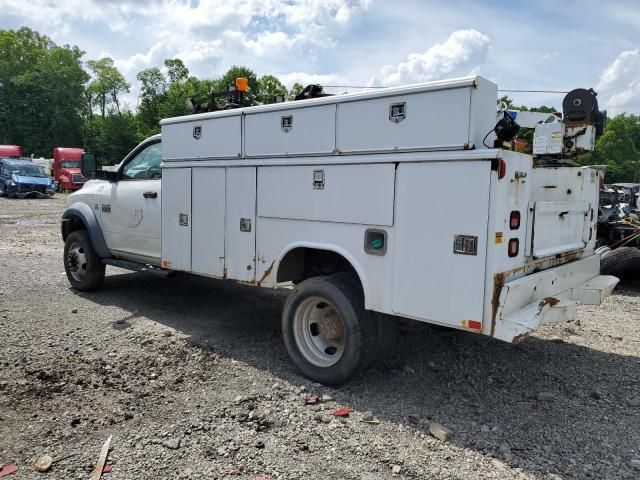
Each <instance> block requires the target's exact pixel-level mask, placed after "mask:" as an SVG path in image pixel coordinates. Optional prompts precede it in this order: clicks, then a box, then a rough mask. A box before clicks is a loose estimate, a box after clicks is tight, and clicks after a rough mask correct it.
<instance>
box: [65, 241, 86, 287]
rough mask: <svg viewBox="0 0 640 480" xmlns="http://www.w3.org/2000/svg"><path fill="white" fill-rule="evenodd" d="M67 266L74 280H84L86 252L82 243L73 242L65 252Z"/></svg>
mask: <svg viewBox="0 0 640 480" xmlns="http://www.w3.org/2000/svg"><path fill="white" fill-rule="evenodd" d="M67 268H68V270H69V274H70V275H71V277H73V279H74V280H75V281H76V282H81V281H82V280H84V277H85V275H86V274H87V254H86V252H85V249H84V247H83V246H82V245H80V244H79V243H77V242H74V243H72V244H71V246H70V247H69V251H68V252H67Z"/></svg>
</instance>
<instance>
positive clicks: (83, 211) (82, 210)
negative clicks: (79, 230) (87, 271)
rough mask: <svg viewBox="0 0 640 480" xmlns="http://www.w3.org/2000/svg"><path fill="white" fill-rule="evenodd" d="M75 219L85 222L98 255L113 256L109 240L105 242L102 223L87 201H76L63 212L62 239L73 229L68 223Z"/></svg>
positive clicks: (102, 256)
mask: <svg viewBox="0 0 640 480" xmlns="http://www.w3.org/2000/svg"><path fill="white" fill-rule="evenodd" d="M74 219H77V220H80V221H81V222H82V223H83V224H84V227H85V229H86V230H87V232H89V237H90V238H91V244H92V245H93V249H94V250H95V251H96V253H97V254H98V256H99V257H101V258H108V257H111V254H110V253H109V249H108V248H107V242H105V240H104V235H103V234H102V228H100V224H99V223H98V219H97V218H96V215H95V214H94V213H93V210H91V207H89V205H87V204H86V203H79V202H78V203H74V204H73V205H70V206H69V207H67V209H66V210H65V211H64V213H63V214H62V224H61V230H62V239H63V240H66V239H67V236H68V235H69V233H71V232H72V231H73V230H70V229H69V227H68V226H67V225H66V224H67V223H68V222H71V221H73V220H74Z"/></svg>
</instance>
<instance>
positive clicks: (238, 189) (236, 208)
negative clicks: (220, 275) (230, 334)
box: [225, 167, 256, 282]
mask: <svg viewBox="0 0 640 480" xmlns="http://www.w3.org/2000/svg"><path fill="white" fill-rule="evenodd" d="M255 227H256V167H238V168H235V167H229V168H227V219H226V241H225V260H226V264H227V278H230V279H234V280H240V281H243V282H253V280H254V279H255V275H256V274H255V256H256V232H255Z"/></svg>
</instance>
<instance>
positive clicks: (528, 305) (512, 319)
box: [492, 255, 618, 343]
mask: <svg viewBox="0 0 640 480" xmlns="http://www.w3.org/2000/svg"><path fill="white" fill-rule="evenodd" d="M599 273H600V256H598V255H592V256H590V257H587V258H585V259H582V260H576V261H574V262H571V263H568V264H566V265H561V266H559V267H555V268H550V269H548V270H544V271H542V272H538V273H534V274H531V275H527V276H526V277H522V278H518V279H516V280H513V281H511V282H507V283H505V284H504V285H503V286H502V290H501V291H500V296H499V305H498V308H497V309H496V312H495V318H494V320H493V324H492V327H493V328H492V336H493V337H495V338H498V339H500V340H504V341H507V342H512V343H518V342H519V341H521V340H522V339H523V338H524V337H526V336H527V335H528V334H529V333H531V332H532V331H533V330H535V329H536V328H537V327H539V326H540V325H545V324H550V323H561V322H568V321H571V320H575V318H576V314H577V306H578V305H580V304H583V305H600V303H602V301H603V300H604V299H605V298H606V297H607V296H609V294H610V293H611V292H612V291H613V289H614V288H615V286H616V285H617V283H618V279H617V278H616V277H612V276H608V275H599Z"/></svg>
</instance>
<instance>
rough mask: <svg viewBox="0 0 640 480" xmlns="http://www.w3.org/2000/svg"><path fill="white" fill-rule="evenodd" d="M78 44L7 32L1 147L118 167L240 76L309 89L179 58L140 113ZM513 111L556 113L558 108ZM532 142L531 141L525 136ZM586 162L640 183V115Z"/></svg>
mask: <svg viewBox="0 0 640 480" xmlns="http://www.w3.org/2000/svg"><path fill="white" fill-rule="evenodd" d="M84 55H85V52H83V51H82V50H81V49H80V48H78V47H77V46H70V45H63V46H59V45H56V44H55V43H54V42H53V41H52V40H51V39H50V38H48V37H47V36H46V35H42V34H40V33H38V32H36V31H34V30H31V29H29V28H26V27H23V28H20V29H19V30H0V144H16V145H21V146H22V147H23V152H24V153H25V154H27V155H29V154H32V153H33V154H34V155H36V156H45V157H50V156H51V154H52V150H53V147H55V146H79V147H83V148H85V150H88V151H91V152H95V153H96V154H97V155H98V156H99V157H100V158H101V159H102V160H103V161H104V162H105V163H116V162H119V161H120V160H121V159H122V158H123V157H124V156H125V155H126V154H127V153H128V152H129V151H130V150H131V149H132V148H133V147H134V146H135V145H136V144H137V143H138V142H140V141H141V140H142V139H144V138H146V137H148V136H150V135H153V134H155V133H158V132H159V131H160V126H159V121H160V120H161V119H162V118H167V117H174V116H179V115H186V114H188V113H190V110H189V108H188V103H187V100H188V99H189V98H192V99H194V101H195V102H196V103H207V102H209V101H210V98H211V93H212V92H219V91H222V90H224V89H225V88H226V87H227V86H229V85H232V84H233V82H234V80H235V78H236V77H246V78H247V79H248V80H249V92H248V94H247V95H246V96H245V103H246V104H247V105H261V104H267V103H273V102H275V101H276V98H277V97H278V96H284V97H285V98H287V99H289V100H290V99H292V98H293V97H295V96H296V95H297V94H298V93H299V92H300V91H301V90H302V88H303V86H302V85H300V84H295V85H293V87H292V88H291V90H288V89H287V87H286V86H285V85H284V84H283V83H282V82H281V81H280V80H279V79H278V78H277V77H275V76H273V75H264V76H260V77H258V76H257V75H256V73H255V72H253V71H252V70H251V69H249V68H247V67H239V66H234V67H232V68H230V69H229V70H228V71H227V72H226V73H225V74H224V75H222V77H219V78H214V79H201V78H198V77H196V76H194V75H192V74H191V73H190V72H189V70H188V68H187V67H186V66H185V64H184V62H182V60H180V59H179V58H171V59H167V60H165V61H164V65H163V66H162V67H163V68H159V67H151V68H147V69H145V70H142V71H141V72H139V73H138V74H137V76H136V80H137V82H139V97H138V99H137V108H136V109H135V110H134V109H132V106H131V105H128V104H126V103H125V102H124V97H125V95H126V94H128V93H130V92H131V84H129V83H128V82H127V81H126V79H125V77H124V76H123V75H122V73H121V72H120V71H119V70H118V69H117V68H116V66H115V63H114V61H113V59H111V58H108V57H104V58H100V59H97V60H87V61H85V60H84V59H83V57H84ZM500 100H501V101H503V102H505V103H507V105H508V106H509V108H518V109H521V110H532V111H542V112H554V111H556V110H555V108H553V107H547V106H542V107H533V108H529V107H525V106H519V107H516V106H514V105H513V102H512V101H511V99H509V98H508V97H503V98H501V99H500ZM525 140H526V138H525ZM580 162H581V163H582V164H606V165H608V170H607V181H608V182H633V181H640V117H639V116H638V115H632V114H621V115H617V116H615V117H614V118H612V119H610V120H609V121H608V123H607V126H606V129H605V132H604V135H602V137H600V139H599V140H598V143H597V145H596V149H595V151H594V152H590V153H588V154H585V155H583V156H582V157H581V158H580Z"/></svg>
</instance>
